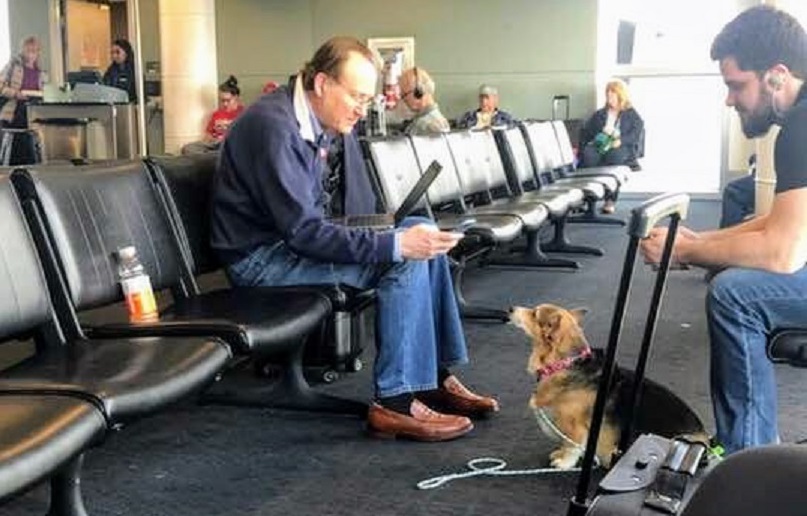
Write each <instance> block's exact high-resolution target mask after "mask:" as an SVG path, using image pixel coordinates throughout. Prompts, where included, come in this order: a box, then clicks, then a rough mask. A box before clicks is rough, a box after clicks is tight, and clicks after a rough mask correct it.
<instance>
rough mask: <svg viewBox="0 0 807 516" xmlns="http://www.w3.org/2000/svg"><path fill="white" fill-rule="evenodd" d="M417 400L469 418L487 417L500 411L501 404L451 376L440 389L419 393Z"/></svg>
mask: <svg viewBox="0 0 807 516" xmlns="http://www.w3.org/2000/svg"><path fill="white" fill-rule="evenodd" d="M416 396H417V398H418V399H419V400H420V401H422V402H423V403H425V404H427V405H428V406H430V407H432V408H433V409H435V410H439V411H441V412H445V413H447V414H459V415H462V416H467V417H475V418H479V417H487V416H490V415H491V414H493V413H494V412H498V411H499V402H498V401H496V399H495V398H491V397H490V396H480V395H479V394H476V393H475V392H472V391H471V390H470V389H468V388H467V387H466V386H464V385H463V384H462V382H460V381H459V379H458V378H457V377H456V376H454V375H451V376H449V377H448V378H446V379H445V381H444V382H443V385H442V386H441V387H440V388H439V389H434V390H431V391H423V392H418V393H417V394H416Z"/></svg>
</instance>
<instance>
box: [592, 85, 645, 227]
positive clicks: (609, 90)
mask: <svg viewBox="0 0 807 516" xmlns="http://www.w3.org/2000/svg"><path fill="white" fill-rule="evenodd" d="M643 139H644V121H643V120H642V117H640V116H639V113H637V112H636V110H635V109H633V106H632V105H631V102H630V98H629V97H628V87H627V85H625V83H624V82H622V81H621V80H619V79H613V80H611V81H609V82H608V84H606V85H605V106H604V107H602V108H600V109H598V110H597V111H595V112H594V114H593V115H592V116H591V118H589V119H588V120H587V121H586V123H585V124H584V125H583V130H582V134H581V137H580V148H581V149H583V150H582V153H581V158H582V163H581V164H580V166H581V167H599V166H604V165H627V166H629V167H630V168H631V169H632V170H638V169H639V168H640V167H639V162H638V161H637V158H639V157H640V156H641V155H642V154H643V151H642V149H641V147H642V140H643ZM602 211H603V212H604V213H613V212H614V201H613V200H609V199H606V201H605V204H604V205H603V207H602Z"/></svg>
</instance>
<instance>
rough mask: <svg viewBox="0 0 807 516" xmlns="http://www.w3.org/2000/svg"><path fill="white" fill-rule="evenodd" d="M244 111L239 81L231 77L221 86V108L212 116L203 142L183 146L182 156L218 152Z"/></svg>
mask: <svg viewBox="0 0 807 516" xmlns="http://www.w3.org/2000/svg"><path fill="white" fill-rule="evenodd" d="M242 111H244V105H243V104H241V90H240V89H239V88H238V79H236V78H235V77H234V76H232V75H231V76H230V77H229V78H228V79H227V80H226V81H224V82H223V83H222V84H220V85H219V107H218V109H217V110H215V111H214V112H213V114H212V115H210V120H208V122H207V126H206V127H205V134H204V136H203V137H202V140H200V141H196V142H191V143H189V144H187V145H185V146H183V147H182V154H198V153H202V152H211V151H217V150H218V149H219V147H220V146H221V143H222V142H223V141H224V136H226V134H227V130H228V129H229V128H230V125H231V124H232V123H233V122H234V121H235V119H236V118H237V117H238V115H240V114H241V112H242Z"/></svg>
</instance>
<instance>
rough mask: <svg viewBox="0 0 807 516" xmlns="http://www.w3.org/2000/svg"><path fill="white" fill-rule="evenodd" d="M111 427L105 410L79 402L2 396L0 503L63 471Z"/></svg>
mask: <svg viewBox="0 0 807 516" xmlns="http://www.w3.org/2000/svg"><path fill="white" fill-rule="evenodd" d="M106 428H107V426H106V421H105V420H104V417H103V416H102V415H101V412H100V411H99V410H98V409H97V408H96V407H95V406H93V405H92V404H91V403H88V402H86V401H83V400H80V399H77V398H72V397H69V396H53V395H50V396H40V395H27V394H2V393H0V499H1V498H5V497H7V496H9V495H11V494H14V493H16V492H18V491H20V490H22V489H24V488H26V487H28V486H30V485H32V484H34V483H36V482H38V481H39V480H41V479H43V478H45V477H47V476H48V475H50V474H51V473H53V472H54V471H55V470H57V469H59V468H60V467H61V466H62V465H63V464H65V463H66V462H67V461H68V460H70V459H72V458H73V457H75V456H76V455H78V454H79V453H81V452H82V451H84V450H85V449H87V448H89V447H90V446H92V445H93V444H94V443H96V442H99V441H100V440H101V438H102V437H103V435H104V433H105V431H106Z"/></svg>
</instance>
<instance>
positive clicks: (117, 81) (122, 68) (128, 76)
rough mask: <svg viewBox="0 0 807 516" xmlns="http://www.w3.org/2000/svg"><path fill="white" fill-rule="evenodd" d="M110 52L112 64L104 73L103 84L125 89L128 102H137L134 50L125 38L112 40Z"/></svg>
mask: <svg viewBox="0 0 807 516" xmlns="http://www.w3.org/2000/svg"><path fill="white" fill-rule="evenodd" d="M110 54H111V56H112V64H110V65H109V68H107V69H106V72H105V73H104V78H103V82H104V84H106V85H107V86H112V87H114V88H118V89H121V90H123V91H125V92H126V93H128V94H129V102H137V90H136V89H135V82H136V81H135V66H134V50H133V49H132V45H131V43H129V42H128V41H126V40H125V39H116V40H115V41H113V42H112V49H111V51H110Z"/></svg>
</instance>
